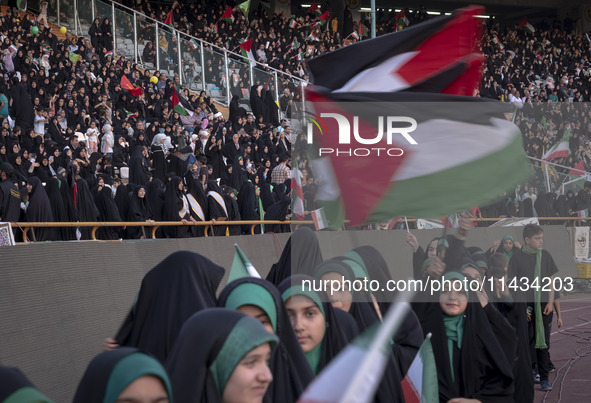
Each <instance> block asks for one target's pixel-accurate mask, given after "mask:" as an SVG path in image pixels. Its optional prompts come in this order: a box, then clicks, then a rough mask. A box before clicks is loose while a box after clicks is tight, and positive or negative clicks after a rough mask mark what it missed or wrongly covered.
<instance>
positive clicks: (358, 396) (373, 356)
mask: <svg viewBox="0 0 591 403" xmlns="http://www.w3.org/2000/svg"><path fill="white" fill-rule="evenodd" d="M409 309H410V305H409V304H408V303H406V302H396V303H394V304H392V306H391V307H390V309H389V310H388V313H387V314H386V316H385V317H384V322H383V323H382V324H381V325H378V324H376V325H374V326H372V327H370V328H368V329H367V330H366V331H365V332H363V333H362V334H361V335H360V336H359V337H357V338H356V339H355V340H354V341H353V342H352V343H351V344H350V345H349V346H348V347H347V348H346V349H344V350H343V351H342V352H341V353H340V354H339V355H338V356H337V357H336V358H334V359H333V360H332V361H331V363H330V364H329V365H328V366H327V367H326V368H325V369H324V370H323V371H322V372H321V373H320V374H319V375H318V376H317V377H316V378H315V379H314V380H313V381H312V383H311V384H310V385H309V386H308V388H307V389H306V390H305V391H304V393H303V394H302V396H301V397H300V399H299V400H298V403H337V402H338V403H370V402H373V401H374V395H375V393H376V390H377V389H378V386H379V384H380V382H381V381H382V377H383V375H384V370H385V369H386V365H387V363H388V358H389V356H390V352H391V349H390V340H392V338H393V336H394V335H395V334H396V331H397V330H398V328H399V327H400V324H401V323H402V321H403V320H404V318H405V317H406V314H407V312H408V310H409Z"/></svg>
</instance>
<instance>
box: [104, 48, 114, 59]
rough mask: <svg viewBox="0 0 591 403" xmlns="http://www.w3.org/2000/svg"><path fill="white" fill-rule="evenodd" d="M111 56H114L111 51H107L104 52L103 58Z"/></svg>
mask: <svg viewBox="0 0 591 403" xmlns="http://www.w3.org/2000/svg"><path fill="white" fill-rule="evenodd" d="M113 55H114V53H113V51H112V50H109V51H107V52H105V57H108V56H111V57H113Z"/></svg>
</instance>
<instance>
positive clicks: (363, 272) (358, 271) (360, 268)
mask: <svg viewBox="0 0 591 403" xmlns="http://www.w3.org/2000/svg"><path fill="white" fill-rule="evenodd" d="M342 262H343V263H345V264H346V265H347V266H349V268H350V269H351V270H352V271H353V275H354V276H355V278H360V279H364V278H366V279H368V280H370V278H369V274H368V273H367V269H366V268H365V265H362V264H360V263H359V262H357V261H356V260H353V259H345V260H343V261H342Z"/></svg>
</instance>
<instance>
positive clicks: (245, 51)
mask: <svg viewBox="0 0 591 403" xmlns="http://www.w3.org/2000/svg"><path fill="white" fill-rule="evenodd" d="M240 51H241V52H242V56H244V57H245V58H246V59H248V60H250V61H251V62H254V61H255V60H254V56H253V54H252V39H249V40H247V41H245V42H242V43H241V44H240Z"/></svg>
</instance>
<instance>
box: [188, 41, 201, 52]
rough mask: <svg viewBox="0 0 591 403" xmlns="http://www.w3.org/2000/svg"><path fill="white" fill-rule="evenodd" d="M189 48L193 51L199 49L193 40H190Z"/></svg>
mask: <svg viewBox="0 0 591 403" xmlns="http://www.w3.org/2000/svg"><path fill="white" fill-rule="evenodd" d="M189 46H190V47H191V49H193V50H195V49H197V48H198V47H199V44H198V43H197V41H196V40H195V39H191V40H190V41H189Z"/></svg>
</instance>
